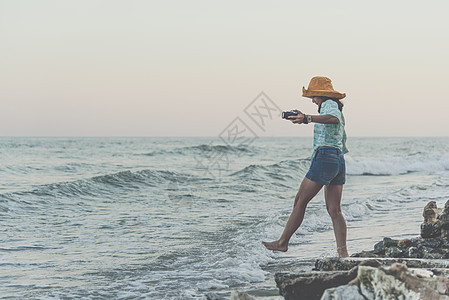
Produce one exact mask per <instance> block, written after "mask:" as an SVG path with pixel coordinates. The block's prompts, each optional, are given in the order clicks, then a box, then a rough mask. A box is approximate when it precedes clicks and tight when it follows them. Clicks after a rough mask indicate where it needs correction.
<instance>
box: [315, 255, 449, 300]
mask: <svg viewBox="0 0 449 300" xmlns="http://www.w3.org/2000/svg"><path fill="white" fill-rule="evenodd" d="M321 299H322V300H331V299H348V300H350V299H426V300H427V299H436V300H443V299H449V279H448V278H443V277H436V276H434V273H433V272H432V271H428V270H409V269H408V268H407V266H406V265H405V264H398V263H395V264H393V265H391V266H390V267H377V268H376V267H371V266H358V267H357V277H356V279H355V280H353V281H352V282H351V283H350V284H348V285H345V286H340V287H337V288H332V289H328V290H326V291H325V292H324V293H323V296H322V298H321Z"/></svg>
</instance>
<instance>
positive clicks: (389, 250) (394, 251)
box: [385, 246, 404, 257]
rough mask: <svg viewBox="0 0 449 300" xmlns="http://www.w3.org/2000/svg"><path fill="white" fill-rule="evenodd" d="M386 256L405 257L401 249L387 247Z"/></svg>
mask: <svg viewBox="0 0 449 300" xmlns="http://www.w3.org/2000/svg"><path fill="white" fill-rule="evenodd" d="M385 256H387V257H403V256H404V251H402V250H401V249H399V248H398V247H394V246H392V247H386V248H385Z"/></svg>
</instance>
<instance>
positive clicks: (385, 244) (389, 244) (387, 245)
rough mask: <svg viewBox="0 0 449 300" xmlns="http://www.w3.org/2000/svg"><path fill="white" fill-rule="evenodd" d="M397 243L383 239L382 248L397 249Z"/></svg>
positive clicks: (396, 241) (389, 239)
mask: <svg viewBox="0 0 449 300" xmlns="http://www.w3.org/2000/svg"><path fill="white" fill-rule="evenodd" d="M398 243H399V241H398V240H393V239H391V238H389V237H385V238H384V239H383V245H384V247H397V246H398Z"/></svg>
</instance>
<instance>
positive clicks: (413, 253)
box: [407, 247, 422, 258]
mask: <svg viewBox="0 0 449 300" xmlns="http://www.w3.org/2000/svg"><path fill="white" fill-rule="evenodd" d="M407 257H410V258H421V257H422V253H421V251H419V249H418V248H417V247H410V248H408V249H407Z"/></svg>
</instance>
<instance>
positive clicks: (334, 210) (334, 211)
mask: <svg viewBox="0 0 449 300" xmlns="http://www.w3.org/2000/svg"><path fill="white" fill-rule="evenodd" d="M326 208H327V212H328V213H329V215H330V216H331V218H335V217H339V216H340V215H341V208H340V207H337V206H327V207H326Z"/></svg>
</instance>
